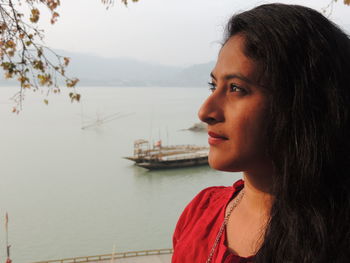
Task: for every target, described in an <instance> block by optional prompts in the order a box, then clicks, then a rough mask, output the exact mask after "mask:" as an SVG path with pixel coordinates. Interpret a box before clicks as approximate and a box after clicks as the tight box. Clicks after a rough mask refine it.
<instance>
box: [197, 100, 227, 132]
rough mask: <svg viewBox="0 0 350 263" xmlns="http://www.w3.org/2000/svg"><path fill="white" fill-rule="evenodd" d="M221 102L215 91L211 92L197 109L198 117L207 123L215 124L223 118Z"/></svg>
mask: <svg viewBox="0 0 350 263" xmlns="http://www.w3.org/2000/svg"><path fill="white" fill-rule="evenodd" d="M222 107H223V102H222V101H220V99H219V98H218V96H215V93H212V94H211V95H210V96H209V97H208V98H207V99H206V100H205V101H204V103H203V104H202V106H201V107H200V108H199V111H198V118H199V119H200V120H201V121H202V122H205V123H207V124H209V125H210V124H215V123H217V122H221V121H223V119H224V114H223V108H222Z"/></svg>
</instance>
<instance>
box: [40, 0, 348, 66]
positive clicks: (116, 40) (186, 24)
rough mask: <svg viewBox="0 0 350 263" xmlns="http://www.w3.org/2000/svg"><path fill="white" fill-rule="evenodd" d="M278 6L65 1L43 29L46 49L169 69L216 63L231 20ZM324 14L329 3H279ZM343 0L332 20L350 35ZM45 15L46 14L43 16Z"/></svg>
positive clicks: (223, 1)
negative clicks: (256, 8) (52, 22)
mask: <svg viewBox="0 0 350 263" xmlns="http://www.w3.org/2000/svg"><path fill="white" fill-rule="evenodd" d="M269 2H275V1H256V0H140V1H139V2H138V3H130V4H129V6H128V8H126V7H124V5H122V4H121V3H120V1H119V0H116V4H115V6H114V7H112V8H110V9H109V10H106V7H105V6H103V5H102V4H101V1H100V0H62V1H61V7H60V8H59V10H58V11H59V13H60V15H61V17H60V19H59V21H58V22H57V24H56V25H54V26H51V25H49V23H48V20H49V19H48V18H46V19H44V20H45V21H46V22H43V23H41V24H40V26H41V27H42V28H44V29H45V32H46V40H45V42H46V44H47V45H48V46H50V47H53V48H56V49H64V50H68V51H74V52H83V53H89V54H96V55H100V56H104V57H131V58H136V59H138V60H143V61H150V62H156V63H161V64H166V65H189V64H196V63H205V62H208V61H211V60H215V59H216V56H217V52H218V49H219V47H220V44H219V43H220V41H221V39H222V32H223V28H224V26H225V23H226V21H227V20H228V18H229V17H230V16H231V15H232V14H233V13H235V12H237V11H243V10H247V9H250V8H252V7H254V6H257V5H259V4H264V3H269ZM279 2H282V3H294V4H301V5H307V6H309V7H312V8H315V9H317V10H319V11H320V10H321V9H322V7H326V6H327V5H328V3H329V2H330V0H308V1H306V0H304V1H303V0H294V1H288V0H284V1H279ZM342 2H343V0H338V3H337V4H335V5H334V10H333V13H332V15H331V19H332V20H334V21H335V22H336V23H338V24H340V25H341V26H342V27H343V28H345V29H346V30H347V32H350V6H345V5H343V4H342ZM44 15H45V14H44Z"/></svg>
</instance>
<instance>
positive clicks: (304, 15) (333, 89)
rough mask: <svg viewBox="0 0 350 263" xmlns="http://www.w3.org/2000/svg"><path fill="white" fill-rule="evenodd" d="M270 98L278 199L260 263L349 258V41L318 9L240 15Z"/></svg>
mask: <svg viewBox="0 0 350 263" xmlns="http://www.w3.org/2000/svg"><path fill="white" fill-rule="evenodd" d="M236 34H242V35H243V36H244V38H245V50H244V53H245V54H246V56H248V57H249V58H251V59H252V60H253V61H255V62H256V63H257V65H258V67H259V69H260V70H261V77H262V80H263V83H264V85H265V87H266V88H267V90H268V94H269V97H270V112H269V120H268V124H267V126H268V129H267V135H268V137H269V143H268V154H269V155H270V157H271V159H272V161H273V164H274V169H275V173H274V178H273V181H274V182H273V187H272V188H273V190H272V193H273V195H274V196H275V201H274V204H273V206H272V209H271V215H270V221H269V223H268V225H267V229H266V232H265V235H264V242H263V244H262V246H261V247H260V249H259V250H258V252H257V254H256V257H255V262H265V263H266V262H268V263H270V262H278V263H280V262H298V263H299V262H350V158H349V156H350V40H349V37H348V36H347V35H346V34H345V33H344V32H343V31H342V30H341V29H340V28H339V27H338V26H336V25H335V24H333V23H332V22H331V21H329V20H328V19H327V18H325V17H324V16H323V15H322V14H320V13H318V12H317V11H315V10H313V9H310V8H307V7H302V6H298V5H284V4H267V5H262V6H259V7H256V8H254V9H252V10H250V11H246V12H243V13H240V14H237V15H234V16H233V17H232V18H231V19H230V21H229V23H228V25H227V29H226V36H225V41H227V40H228V39H229V38H230V37H232V36H233V35H236Z"/></svg>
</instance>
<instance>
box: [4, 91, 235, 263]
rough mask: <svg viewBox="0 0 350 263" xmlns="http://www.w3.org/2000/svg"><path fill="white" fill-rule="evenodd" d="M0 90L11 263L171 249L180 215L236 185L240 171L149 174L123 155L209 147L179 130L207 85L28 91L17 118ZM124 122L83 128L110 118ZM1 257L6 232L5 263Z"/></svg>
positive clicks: (193, 117) (192, 117) (193, 118)
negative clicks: (158, 146)
mask: <svg viewBox="0 0 350 263" xmlns="http://www.w3.org/2000/svg"><path fill="white" fill-rule="evenodd" d="M15 91H16V88H0V120H1V128H0V142H1V143H0V145H1V147H0V160H1V165H0V179H1V183H0V224H1V225H3V222H4V220H3V218H4V215H5V212H6V211H8V212H9V221H10V222H9V228H10V244H12V248H11V252H12V258H13V260H14V262H16V263H21V262H32V261H39V260H46V259H58V258H64V257H73V256H86V255H96V254H104V253H111V252H112V248H113V246H114V245H115V246H116V250H117V252H122V251H129V250H142V249H157V248H170V247H171V236H172V232H173V229H174V227H175V223H176V221H177V219H178V217H179V214H180V213H181V211H182V210H183V208H184V207H185V205H186V204H187V203H188V202H189V201H190V200H191V199H192V198H193V197H194V195H195V194H196V193H198V192H199V191H200V190H201V189H203V188H205V187H207V186H211V185H231V184H232V182H233V181H235V180H237V179H238V178H239V177H240V174H232V173H231V174H230V173H222V172H218V171H214V170H212V169H210V168H209V167H197V168H187V169H178V170H168V171H156V172H149V171H146V170H144V169H142V168H138V167H135V166H133V165H132V163H131V162H129V161H127V160H124V159H122V158H121V157H122V156H127V155H131V154H132V153H133V141H134V140H135V139H139V138H144V139H148V140H151V141H156V140H158V139H159V138H161V139H162V140H163V142H164V143H167V142H168V143H169V144H197V145H206V141H207V135H206V134H205V133H194V132H190V131H181V129H184V128H188V127H190V126H191V125H192V124H193V123H195V122H198V120H197V110H198V108H199V106H200V104H201V103H202V101H203V100H204V99H205V98H206V97H207V96H208V95H209V91H208V89H207V88H206V87H204V88H104V87H95V88H92V87H89V88H80V90H79V91H80V93H81V94H82V99H83V100H82V103H80V104H77V103H74V104H71V103H70V102H69V99H68V96H67V95H66V94H61V95H59V96H54V95H51V96H50V97H49V106H46V105H45V104H44V103H42V100H43V96H42V95H41V94H35V95H34V96H33V95H32V94H31V93H28V94H27V97H26V100H25V102H24V110H23V112H21V113H20V114H19V115H16V114H12V113H11V112H10V111H11V108H12V104H11V102H10V101H9V100H8V98H9V97H10V96H11V95H13V94H14V93H15ZM115 113H119V114H124V115H127V116H124V117H122V118H119V119H117V120H114V121H111V122H109V123H106V124H105V125H102V126H98V127H95V128H91V129H87V130H82V129H81V126H82V121H83V122H85V123H87V122H88V120H90V121H93V120H96V119H102V118H104V117H106V116H108V115H111V114H115ZM4 258H5V234H4V227H1V230H0V260H1V261H2V262H4Z"/></svg>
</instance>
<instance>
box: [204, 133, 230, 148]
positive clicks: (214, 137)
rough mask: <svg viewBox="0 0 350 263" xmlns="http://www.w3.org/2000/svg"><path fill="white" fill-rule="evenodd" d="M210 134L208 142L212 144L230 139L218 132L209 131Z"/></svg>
mask: <svg viewBox="0 0 350 263" xmlns="http://www.w3.org/2000/svg"><path fill="white" fill-rule="evenodd" d="M208 135H209V138H208V143H209V144H210V145H217V144H220V143H222V142H224V141H227V140H228V138H226V137H225V136H222V135H219V134H216V133H214V132H208Z"/></svg>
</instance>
